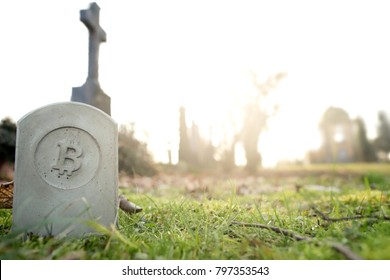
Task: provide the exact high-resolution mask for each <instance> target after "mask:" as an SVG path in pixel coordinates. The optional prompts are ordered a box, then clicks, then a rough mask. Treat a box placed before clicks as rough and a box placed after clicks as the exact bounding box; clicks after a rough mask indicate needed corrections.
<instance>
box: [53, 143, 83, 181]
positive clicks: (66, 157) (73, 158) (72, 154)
mask: <svg viewBox="0 0 390 280" xmlns="http://www.w3.org/2000/svg"><path fill="white" fill-rule="evenodd" d="M57 146H58V147H59V148H60V149H59V150H60V151H59V154H58V158H57V164H55V165H54V166H52V169H54V170H58V174H59V175H64V174H65V172H66V173H67V175H68V176H72V174H73V172H74V171H77V170H79V169H80V166H81V158H80V157H81V155H82V153H83V150H82V148H81V147H80V146H79V145H77V144H76V143H72V142H66V141H60V142H58V143H57Z"/></svg>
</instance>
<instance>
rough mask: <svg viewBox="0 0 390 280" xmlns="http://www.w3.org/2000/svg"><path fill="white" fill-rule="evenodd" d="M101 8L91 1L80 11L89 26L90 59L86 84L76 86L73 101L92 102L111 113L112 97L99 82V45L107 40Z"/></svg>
mask: <svg viewBox="0 0 390 280" xmlns="http://www.w3.org/2000/svg"><path fill="white" fill-rule="evenodd" d="M99 13H100V8H99V6H98V5H97V4H96V3H91V5H90V7H89V9H88V10H81V11H80V20H81V21H82V22H83V23H84V24H85V26H86V27H87V28H88V32H89V52H88V54H89V61H88V77H87V80H86V81H85V83H84V85H82V86H81V87H74V88H73V90H72V97H71V100H72V101H76V102H82V103H86V104H90V105H92V106H95V107H97V108H99V109H100V110H102V111H104V112H106V113H107V114H108V115H110V114H111V99H110V97H109V96H108V95H106V94H105V93H104V92H103V90H102V89H101V88H100V84H99V80H98V78H99V46H100V43H102V42H106V39H107V38H106V32H105V31H104V30H103V29H102V28H101V27H100V25H99Z"/></svg>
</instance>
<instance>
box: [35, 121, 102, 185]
mask: <svg viewBox="0 0 390 280" xmlns="http://www.w3.org/2000/svg"><path fill="white" fill-rule="evenodd" d="M100 160H101V151H100V147H99V145H98V143H97V141H96V139H95V138H94V137H93V136H92V135H91V134H89V133H88V132H87V131H85V130H83V129H79V128H77V127H61V128H57V129H54V130H52V131H50V132H49V133H47V134H46V135H44V136H43V137H42V139H41V140H40V141H39V142H38V144H37V147H36V150H35V155H34V164H35V168H36V170H37V173H38V174H39V175H40V177H41V178H42V180H44V181H45V182H46V183H48V184H49V185H50V186H53V187H55V188H59V189H75V188H79V187H82V186H84V185H86V184H87V183H89V182H90V181H91V180H94V178H95V177H96V174H97V172H98V169H99V164H100Z"/></svg>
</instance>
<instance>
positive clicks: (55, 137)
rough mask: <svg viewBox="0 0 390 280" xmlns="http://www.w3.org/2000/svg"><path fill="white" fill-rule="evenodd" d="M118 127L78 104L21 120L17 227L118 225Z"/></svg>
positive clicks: (56, 229) (53, 230) (65, 229)
mask: <svg viewBox="0 0 390 280" xmlns="http://www.w3.org/2000/svg"><path fill="white" fill-rule="evenodd" d="M117 145H118V128H117V124H116V123H115V122H114V121H113V120H112V118H111V117H110V116H108V115H107V114H105V113H103V112H102V111H100V110H98V109H96V108H94V107H92V106H89V105H86V104H82V103H77V102H65V103H56V104H52V105H48V106H45V107H42V108H40V109H37V110H35V111H33V112H31V113H29V114H27V115H26V116H24V117H23V118H22V119H20V120H19V121H18V124H17V144H16V146H17V149H16V162H15V188H14V198H13V226H12V228H13V230H15V231H23V232H32V233H35V234H39V235H44V236H47V235H55V236H57V235H66V236H76V237H79V236H82V235H85V234H88V233H93V232H95V230H94V229H93V228H92V227H90V224H88V223H89V222H90V221H95V222H97V223H98V224H100V225H103V226H105V227H107V228H108V227H111V225H115V223H116V219H117V211H118V210H117V209H118V187H117V186H118V147H117Z"/></svg>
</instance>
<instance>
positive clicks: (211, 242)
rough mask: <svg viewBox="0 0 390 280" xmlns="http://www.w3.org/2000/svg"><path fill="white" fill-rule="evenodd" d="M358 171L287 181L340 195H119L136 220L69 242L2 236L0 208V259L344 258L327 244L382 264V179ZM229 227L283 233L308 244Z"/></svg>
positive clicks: (7, 215)
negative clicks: (329, 188)
mask: <svg viewBox="0 0 390 280" xmlns="http://www.w3.org/2000/svg"><path fill="white" fill-rule="evenodd" d="M364 170H366V169H364ZM364 172H366V171H364ZM365 174H366V175H365V176H355V177H347V178H346V177H345V176H343V177H342V178H339V177H337V176H333V177H332V176H331V177H326V178H318V177H315V176H314V177H313V176H310V175H308V176H304V177H299V178H295V179H293V180H294V181H299V182H298V183H299V184H303V185H305V184H319V182H321V183H322V184H324V183H327V185H328V186H329V185H333V186H334V185H336V186H337V187H339V189H340V192H327V191H315V190H310V189H305V188H302V189H300V190H299V191H297V190H296V189H295V188H292V187H288V185H289V184H290V181H291V179H289V178H284V179H280V180H279V181H278V184H279V185H281V186H282V188H281V191H280V189H279V191H275V192H272V191H271V192H270V191H267V192H259V193H253V194H248V195H240V194H238V193H239V191H238V188H239V186H238V185H237V184H236V183H235V182H234V181H232V180H223V179H221V180H220V182H219V183H217V184H215V185H213V186H208V188H207V189H199V190H197V191H193V192H188V191H185V190H184V189H180V188H173V187H172V188H168V189H166V190H165V191H164V192H163V193H161V192H156V191H154V192H152V191H151V192H148V193H146V194H141V193H134V192H131V191H129V190H123V191H124V192H125V194H126V195H127V196H128V197H129V198H130V199H131V200H132V201H133V202H135V203H136V204H138V205H141V206H142V207H143V208H144V210H143V211H142V212H141V213H139V214H136V215H127V214H125V213H124V212H122V211H120V216H119V221H120V228H119V229H115V228H112V229H103V228H100V227H99V226H98V225H95V226H96V227H97V229H98V230H99V232H100V233H101V235H99V236H93V237H86V238H81V239H73V240H70V239H58V238H50V237H37V236H29V237H28V238H27V239H25V240H23V239H22V237H21V236H20V235H15V234H13V233H12V232H10V231H9V229H10V226H11V222H12V211H10V210H1V211H0V223H1V228H0V259H186V260H188V259H336V260H337V259H345V258H346V257H345V255H344V254H342V253H341V252H340V251H337V250H335V249H334V248H332V246H331V245H330V244H331V242H337V243H338V244H339V245H342V246H343V247H345V248H349V249H350V250H351V251H352V252H354V253H355V254H357V255H359V256H360V257H362V258H365V259H390V220H388V219H387V217H389V216H390V192H389V190H390V188H389V182H390V180H389V178H387V177H386V173H383V172H378V173H375V172H374V171H373V170H369V171H368V172H366V173H365ZM269 180H271V181H272V180H275V179H274V178H270V179H269ZM284 184H285V187H283V186H284ZM372 184H375V189H372V188H371V187H370V185H372ZM316 210H317V211H319V212H321V213H322V214H324V215H326V216H327V217H329V218H333V219H337V218H345V217H354V216H363V218H356V219H355V218H354V219H351V220H345V221H344V220H342V221H329V220H326V219H324V218H322V217H320V215H319V214H318V212H316ZM237 222H241V223H247V224H251V225H252V226H255V225H257V224H262V225H266V226H267V225H268V226H273V227H277V228H280V229H286V230H289V231H292V232H294V233H295V234H297V235H300V236H304V237H308V238H310V240H303V241H296V240H295V239H294V238H292V237H291V236H286V235H284V234H281V233H277V232H274V231H271V230H269V229H262V228H258V227H245V226H242V225H240V224H237Z"/></svg>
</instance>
